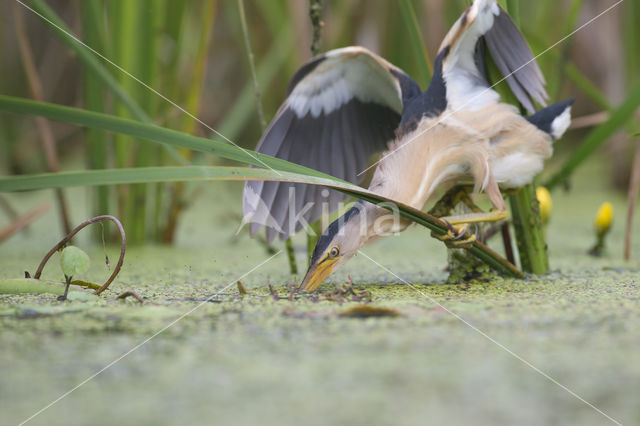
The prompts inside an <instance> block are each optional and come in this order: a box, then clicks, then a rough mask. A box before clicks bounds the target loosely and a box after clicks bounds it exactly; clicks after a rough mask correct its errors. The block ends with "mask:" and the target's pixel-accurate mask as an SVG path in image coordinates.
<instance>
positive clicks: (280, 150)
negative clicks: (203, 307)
mask: <svg viewBox="0 0 640 426" xmlns="http://www.w3.org/2000/svg"><path fill="white" fill-rule="evenodd" d="M419 93H420V88H419V87H418V85H417V84H416V83H415V82H414V81H413V80H412V79H411V78H410V77H409V76H407V75H406V74H405V73H404V72H403V71H402V70H400V69H399V68H397V67H395V66H393V65H391V64H390V63H388V62H387V61H385V60H384V59H382V58H381V57H379V56H378V55H376V54H374V53H372V52H370V51H369V50H367V49H365V48H363V47H346V48H342V49H336V50H332V51H329V52H327V53H325V54H322V55H319V56H316V57H315V58H313V59H311V60H310V61H309V62H308V63H307V64H305V65H303V66H302V67H301V68H300V69H299V70H298V71H297V72H296V73H295V74H294V76H293V77H292V79H291V82H290V83H289V88H288V89H287V98H286V100H285V101H284V103H283V104H282V106H281V107H280V109H279V110H278V112H277V114H276V117H275V118H274V119H273V121H272V122H271V124H270V125H269V127H268V128H267V129H266V131H265V132H264V134H263V135H262V138H261V139H260V141H259V142H258V147H257V151H259V152H261V153H263V154H268V155H272V156H274V157H278V158H282V159H285V160H288V161H291V162H294V163H297V164H301V165H303V166H307V167H310V168H313V169H316V170H318V171H321V172H324V173H327V174H330V175H333V176H335V177H338V178H340V179H344V180H347V181H349V182H352V183H356V184H358V183H360V182H361V180H362V177H358V176H357V173H358V172H360V171H361V170H363V169H364V168H365V167H366V165H367V163H368V161H369V159H370V157H371V155H372V154H374V153H376V152H379V151H382V150H384V149H386V143H387V142H388V141H390V140H392V139H393V137H394V130H395V129H396V127H397V126H398V124H399V122H400V116H401V114H402V109H403V101H404V100H406V99H408V98H410V97H412V96H415V95H417V94H419ZM292 194H295V196H292ZM256 197H259V198H260V199H261V200H262V202H261V203H259V202H257V201H258V200H256ZM343 199H344V197H343V195H342V194H341V193H338V192H335V191H331V192H329V191H328V190H323V189H321V188H317V187H315V186H310V185H302V184H291V183H280V182H247V183H246V184H245V189H244V193H243V203H242V208H243V215H244V217H245V221H249V222H251V233H252V234H254V233H256V232H258V231H259V229H260V228H261V226H262V225H263V224H268V223H276V224H277V225H278V227H279V228H276V227H274V226H267V240H268V241H271V240H273V238H274V237H275V236H276V235H280V237H281V238H282V239H285V238H287V237H288V236H289V235H290V234H292V233H294V232H297V231H299V230H300V228H301V227H302V225H303V221H306V222H307V223H313V222H315V221H316V220H318V219H319V218H320V216H321V215H322V213H323V212H331V211H333V210H335V209H336V208H337V206H338V203H339V202H340V201H342V200H343ZM323 204H324V207H323ZM257 205H262V206H263V207H266V208H262V209H256V208H255V206H257ZM323 209H324V211H323ZM264 215H270V216H271V217H270V218H266V217H262V216H264ZM300 219H303V221H301V220H300Z"/></svg>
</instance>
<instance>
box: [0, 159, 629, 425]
mask: <svg viewBox="0 0 640 426" xmlns="http://www.w3.org/2000/svg"><path fill="white" fill-rule="evenodd" d="M594 174H595V175H600V176H602V171H601V170H598V166H597V165H592V166H590V168H589V169H586V170H585V171H584V172H582V173H581V175H580V176H579V177H576V178H575V180H574V188H573V191H572V192H571V193H568V194H562V193H560V192H556V193H554V194H552V195H553V197H554V199H553V201H554V211H553V214H552V218H551V222H550V224H549V226H548V229H547V230H546V232H547V236H548V245H549V251H550V254H551V265H552V272H551V273H550V274H549V275H546V276H541V277H530V278H528V279H526V280H512V279H502V278H494V279H491V280H488V281H478V282H471V283H462V284H448V283H447V274H446V273H445V272H444V266H445V264H446V258H447V253H446V250H445V249H444V247H443V246H442V245H441V244H440V243H438V242H435V241H433V240H431V239H430V238H429V236H428V232H427V231H425V230H422V229H419V228H417V227H416V228H411V230H409V231H407V232H405V233H403V234H401V235H399V236H397V237H390V238H387V239H384V240H382V241H380V242H379V243H378V244H376V245H373V246H371V247H367V248H366V249H365V250H364V252H365V253H366V255H367V256H370V257H371V259H374V260H375V261H376V262H379V263H380V264H382V265H383V266H384V267H385V268H388V269H389V270H391V271H392V272H393V274H395V275H392V274H389V273H388V272H387V271H385V269H383V268H381V267H380V266H378V265H376V264H375V263H373V262H372V261H370V260H369V259H367V257H365V256H357V257H356V258H355V259H354V260H353V261H351V262H349V263H348V264H347V265H346V266H345V268H344V270H342V271H340V272H339V273H337V274H336V276H335V277H334V278H333V280H334V281H331V282H329V283H326V284H324V285H323V286H321V288H320V289H319V295H317V296H310V295H304V294H292V293H291V288H292V285H294V284H295V283H296V282H297V280H299V279H300V277H297V278H295V277H291V276H289V275H288V274H287V268H288V266H287V260H286V256H285V255H284V254H283V253H281V254H279V255H276V256H275V257H274V258H273V259H272V260H270V261H269V262H267V263H264V264H263V265H261V266H259V265H260V264H261V263H263V262H264V261H265V260H267V259H268V258H269V255H268V254H266V253H265V251H264V249H263V248H261V247H260V246H259V245H258V244H255V242H253V241H251V240H250V239H249V238H248V236H247V235H246V232H245V231H241V232H240V233H239V234H238V235H236V233H235V231H236V226H237V224H238V223H239V221H238V217H237V213H236V214H234V213H233V212H238V211H239V205H240V201H239V200H240V198H239V185H234V184H231V185H223V184H216V185H212V186H210V187H206V188H205V194H206V195H203V196H202V197H201V198H200V199H199V200H198V202H197V203H196V205H194V206H193V207H192V208H191V209H190V210H189V211H188V212H187V216H186V217H185V219H184V220H183V222H182V225H181V226H182V227H181V229H180V232H179V237H178V243H177V245H176V247H131V248H129V250H128V252H127V255H126V258H125V263H124V266H123V268H122V272H121V274H120V275H119V276H118V278H117V279H116V281H115V282H114V283H113V284H112V286H111V288H110V289H109V290H108V291H106V292H105V293H103V294H102V295H101V296H100V297H91V295H90V294H88V291H82V290H77V289H76V291H74V293H72V294H75V296H74V297H73V298H72V299H73V300H70V301H66V302H61V301H57V300H56V297H57V296H56V294H2V295H0V348H1V350H0V423H2V424H18V423H20V422H22V421H24V420H26V419H28V418H29V417H30V416H32V415H33V414H35V413H37V412H38V411H39V410H41V409H42V408H44V407H46V406H47V405H49V404H50V403H52V402H53V401H56V400H57V399H58V398H59V397H61V396H62V395H64V394H65V393H66V392H68V391H70V390H72V389H74V388H76V386H78V385H79V384H82V383H84V381H85V380H87V379H88V378H90V377H92V376H93V375H95V374H96V373H99V374H97V375H96V376H95V377H94V378H92V379H91V380H88V381H86V383H84V384H82V385H81V386H79V387H77V388H76V389H75V390H73V392H71V393H70V394H68V395H67V396H66V397H64V398H62V399H60V400H59V401H57V402H55V403H54V404H53V405H51V406H50V407H49V408H47V409H46V410H44V411H42V412H41V413H40V414H38V415H37V416H36V417H34V418H33V419H32V420H30V422H29V423H28V424H42V425H68V424H136V425H145V424H149V425H151V424H153V425H159V424H220V425H222V424H262V425H289V424H305V425H307V424H308V425H316V424H317V425H325V424H394V425H403V424H406V425H414V424H481V425H482V424H487V425H494V424H505V425H506V424H509V425H511V424H524V425H527V424H531V425H534V424H535V425H539V424H587V425H588V424H594V425H595V424H598V425H599V424H613V422H611V420H609V419H608V418H607V417H605V416H604V415H603V414H601V413H599V412H598V411H596V409H594V408H593V407H591V406H589V405H587V404H586V403H585V402H583V401H581V400H580V399H578V398H577V397H576V396H574V395H572V394H571V393H570V392H568V391H567V390H566V389H563V388H562V387H561V386H559V385H558V384H561V385H562V386H566V388H568V389H570V390H571V392H574V393H575V394H576V395H579V396H580V397H581V398H583V399H584V400H585V401H588V402H589V403H590V404H593V406H594V407H597V409H599V410H602V411H603V412H604V413H606V414H607V415H608V416H611V417H612V418H613V419H615V420H617V421H619V422H621V423H622V424H640V404H639V403H638V390H640V355H639V354H640V269H639V268H640V261H639V259H640V241H639V239H640V238H636V241H635V242H634V247H633V256H634V259H635V260H633V261H632V262H629V263H625V262H623V261H622V260H621V253H622V239H623V238H622V235H623V227H622V223H623V220H622V216H621V213H622V212H623V211H624V200H623V198H622V197H621V196H618V195H616V194H611V193H608V192H607V191H606V188H605V185H604V183H602V182H591V181H590V180H589V177H590V176H591V175H594ZM587 182H590V183H587ZM83 194H84V191H82V190H76V193H75V194H74V199H76V200H80V201H79V202H78V205H82V198H83ZM47 197H49V195H47V194H45V193H22V194H14V195H11V197H10V201H12V202H13V203H15V204H16V205H20V206H24V208H25V209H27V208H28V207H29V206H30V205H35V204H37V203H39V202H41V201H42V200H43V199H44V198H47ZM603 201H611V202H612V203H613V204H614V207H615V209H616V213H617V214H618V216H617V217H616V219H615V221H614V227H613V230H612V233H611V235H610V236H609V238H608V241H607V249H606V251H605V254H604V256H602V257H600V258H593V257H590V256H588V255H587V254H586V252H587V250H588V249H589V248H590V247H591V245H593V243H594V241H595V240H594V239H595V236H594V233H593V217H594V215H595V211H596V210H597V208H598V206H599V205H600V203H601V202H603ZM83 214H84V212H82V211H74V214H73V217H74V220H76V221H81V220H84V219H86V217H87V216H86V215H83ZM56 224H57V218H56V217H55V214H54V213H50V214H49V215H48V216H47V217H45V218H44V219H43V220H42V221H39V222H37V223H35V224H33V225H32V226H31V227H30V229H29V230H28V232H27V233H22V234H20V235H18V236H15V237H13V238H12V239H11V240H9V241H7V242H5V243H4V244H3V245H1V246H0V280H1V279H4V280H6V279H11V278H20V277H22V276H24V275H23V274H24V270H29V271H31V272H33V271H34V269H35V266H37V264H38V262H39V261H40V259H41V257H42V256H43V255H44V253H45V252H46V251H47V250H48V249H49V247H50V246H52V245H53V244H55V243H56V242H57V239H58V238H59V235H57V234H56V231H57V229H56ZM635 229H636V230H638V229H640V220H638V218H636V221H635ZM636 234H637V233H636ZM637 235H640V234H637ZM83 238H85V239H84V240H83ZM302 242H303V240H300V241H298V243H299V244H298V245H299V247H300V257H299V259H298V260H299V265H300V266H302V265H303V261H304V260H303V253H304V250H303V247H302ZM74 244H75V245H78V246H79V247H82V248H83V249H84V250H86V251H87V253H88V254H89V256H90V258H91V267H90V270H89V272H88V273H87V274H86V278H87V279H88V280H90V281H93V282H102V281H103V279H104V278H105V277H107V276H108V275H109V274H110V271H109V270H108V269H107V267H106V266H105V264H104V262H103V259H104V255H105V253H104V250H103V248H102V247H92V246H91V245H89V244H88V243H87V242H86V237H81V238H79V239H78V241H74ZM117 251H118V248H117V247H108V248H107V254H108V255H109V256H110V257H111V258H114V259H115V258H116V257H117ZM51 262H52V264H51V265H49V266H47V268H45V271H44V274H43V278H44V279H46V280H49V281H53V282H58V283H62V282H63V281H64V277H63V276H62V274H61V272H60V269H59V266H58V265H57V264H56V263H57V262H59V259H58V258H56V257H54V258H53V259H52V261H51ZM111 267H113V266H111ZM256 267H257V269H255V270H253V271H252V272H250V273H247V272H248V271H251V270H252V269H253V268H256ZM348 275H351V277H352V279H353V282H354V285H353V293H349V292H346V291H345V294H344V297H342V296H341V295H340V294H336V292H335V291H334V292H332V293H331V297H328V296H327V295H328V294H329V293H328V292H331V291H332V290H334V289H335V286H336V284H338V283H342V282H346V281H348V278H347V277H348ZM238 280H241V281H242V283H243V285H244V287H245V288H246V290H247V291H246V292H247V294H240V293H239V291H238V286H237V281H238ZM269 284H271V286H272V289H270V288H269ZM58 285H59V284H58ZM341 288H346V287H345V286H342V287H341ZM124 291H134V292H136V293H137V294H138V295H140V296H141V297H143V298H144V299H145V303H144V304H140V303H139V302H137V301H136V300H135V299H132V298H128V299H126V300H118V299H116V296H117V295H119V294H120V293H122V292H124ZM365 292H368V293H370V299H371V302H370V303H367V300H368V299H367V298H360V297H354V294H355V295H362V294H363V293H365ZM323 294H324V296H323ZM123 355H124V357H123ZM114 361H115V362H114ZM532 366H534V367H535V368H537V369H539V371H536V370H535V369H534V368H532ZM105 367H107V368H106V369H105ZM103 369H104V370H103ZM540 372H543V373H544V374H545V375H546V376H545V375H543V374H541V373H540ZM556 382H557V383H556Z"/></svg>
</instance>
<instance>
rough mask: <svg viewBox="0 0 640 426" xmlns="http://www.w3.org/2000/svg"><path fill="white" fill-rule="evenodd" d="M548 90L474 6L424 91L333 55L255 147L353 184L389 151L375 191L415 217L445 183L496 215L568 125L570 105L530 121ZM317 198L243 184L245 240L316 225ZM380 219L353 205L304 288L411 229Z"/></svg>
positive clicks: (297, 85)
mask: <svg viewBox="0 0 640 426" xmlns="http://www.w3.org/2000/svg"><path fill="white" fill-rule="evenodd" d="M486 51H488V53H489V54H490V55H491V58H492V59H493V62H494V63H495V65H496V66H497V68H498V69H499V70H500V72H501V73H502V74H503V75H504V76H506V78H505V79H506V81H507V83H508V85H509V87H510V89H511V91H512V92H513V94H514V95H515V97H516V98H517V100H518V101H519V102H520V104H521V105H522V106H523V107H524V108H525V109H526V110H527V111H528V112H529V113H530V114H532V115H529V116H523V115H521V114H520V113H519V111H518V109H517V108H516V107H515V106H512V105H509V104H505V103H502V102H500V96H499V94H498V93H497V92H496V91H494V90H493V88H492V87H491V86H489V83H488V75H487V69H486V65H485V52H486ZM544 86H545V81H544V77H543V76H542V73H541V71H540V68H539V67H538V65H537V63H536V61H535V59H534V57H533V54H532V52H531V49H530V48H529V46H528V45H527V43H526V41H525V39H524V37H523V36H522V34H521V33H520V31H519V30H518V28H517V27H516V25H515V24H514V23H513V21H512V20H511V18H510V17H509V15H508V14H507V13H506V12H505V11H504V10H503V9H502V8H501V7H500V6H499V5H498V4H497V3H496V1H495V0H476V1H474V2H473V3H472V4H471V5H470V6H469V7H468V8H467V9H466V10H465V12H464V13H463V14H462V16H461V17H460V18H459V19H458V20H457V21H456V23H455V24H454V25H453V27H452V28H451V30H450V31H449V33H448V34H447V36H446V37H445V39H444V41H443V42H442V45H441V46H440V49H439V50H438V54H437V56H436V59H435V61H434V74H433V77H432V80H431V83H430V84H429V87H428V88H427V90H426V91H424V92H423V91H421V90H420V88H419V86H418V85H417V84H416V83H415V82H414V81H413V80H412V79H411V78H410V77H409V76H408V75H407V74H406V73H404V72H403V71H402V70H400V69H399V68H397V67H395V66H393V65H391V64H390V63H388V62H387V61H385V60H384V59H383V58H381V57H379V56H377V55H376V54H374V53H372V52H370V51H368V50H367V49H365V48H362V47H347V48H343V49H337V50H332V51H330V52H327V53H325V54H323V55H320V56H317V57H315V58H313V59H311V61H310V62H308V63H307V64H305V65H304V66H303V67H302V68H300V70H298V72H297V73H296V74H295V75H294V76H293V78H292V80H291V83H290V84H289V89H288V91H287V99H286V100H285V102H284V104H283V105H282V106H281V107H280V109H279V111H278V113H277V115H276V117H275V118H274V120H273V121H272V122H271V124H270V126H269V127H268V128H267V130H266V131H265V133H264V135H263V137H262V139H261V140H260V142H259V144H258V148H257V149H258V151H260V152H262V153H265V154H269V155H273V156H276V157H280V158H284V159H286V160H289V161H293V162H295V163H299V164H302V165H305V166H308V167H311V168H314V169H316V170H319V171H321V172H325V173H328V174H331V175H334V176H336V177H338V178H341V179H345V180H348V181H350V182H353V183H360V179H361V177H359V175H361V173H360V172H361V171H362V170H364V169H365V167H366V166H367V164H368V161H369V158H370V157H371V156H372V155H373V154H374V153H376V152H378V151H382V150H384V149H385V148H386V149H387V151H386V152H385V153H384V154H383V155H382V158H381V160H380V161H379V163H378V165H377V168H376V170H375V173H374V176H373V179H372V181H371V184H370V186H369V189H370V190H371V191H373V192H376V193H378V194H380V195H383V196H386V197H388V198H391V199H394V200H397V201H400V202H403V203H405V204H408V205H410V206H413V207H415V208H422V207H423V206H424V204H425V203H426V202H427V201H428V200H429V198H430V196H431V195H432V194H433V193H434V191H435V190H436V189H437V188H439V187H441V186H442V185H450V184H452V183H457V182H461V181H470V182H473V184H474V188H475V190H476V192H479V191H484V192H485V193H486V194H487V195H488V197H489V199H490V200H491V202H492V204H493V206H494V207H495V208H496V209H497V210H499V211H504V210H505V204H504V200H503V198H502V194H501V193H500V187H502V188H517V187H521V186H523V185H525V184H527V183H530V182H531V181H532V179H533V177H534V176H535V175H536V174H537V173H539V172H540V171H541V170H542V167H543V161H544V160H545V159H547V158H549V157H550V156H551V154H552V142H553V141H554V140H556V139H558V138H559V137H560V136H562V134H563V133H564V132H565V130H566V129H567V128H568V126H569V123H570V121H571V117H570V111H571V104H572V101H564V102H560V103H557V104H554V105H551V106H549V107H545V108H543V109H541V110H539V111H537V112H536V107H535V103H534V101H535V102H537V103H538V104H540V105H542V106H546V103H545V100H546V99H547V97H548V95H547V93H546V90H545V88H544ZM291 194H295V198H294V201H291V198H290V196H291ZM319 195H320V189H318V188H315V187H311V186H306V185H299V184H290V183H278V182H248V183H247V184H246V185H245V191H244V196H243V211H244V214H245V218H249V219H248V220H250V221H251V222H252V226H251V231H252V233H255V232H257V230H259V228H260V227H261V226H262V225H267V238H268V240H269V241H271V240H272V239H273V238H274V237H275V236H276V235H277V234H280V236H281V238H283V239H284V238H287V237H288V236H289V235H290V234H291V233H293V232H295V231H297V230H299V229H300V227H301V226H302V224H303V223H304V221H306V222H313V221H315V220H317V219H318V218H319V217H320V216H321V214H322V213H323V207H322V203H321V201H322V200H321V199H320V196H319ZM341 200H342V196H341V195H340V194H339V193H334V192H332V193H331V194H330V195H329V198H328V200H326V202H325V203H324V204H325V205H327V204H328V208H327V207H325V208H324V210H325V211H332V210H334V209H335V208H336V207H337V205H338V202H339V201H341ZM388 215H389V211H388V210H387V209H385V208H382V207H379V206H376V205H374V204H370V203H367V202H364V201H358V202H357V203H356V204H355V205H354V206H353V207H352V208H351V209H350V210H348V211H347V212H346V213H345V214H344V215H343V216H341V217H339V218H338V219H337V220H335V221H334V222H333V223H331V224H330V225H329V226H328V227H327V229H326V230H325V231H324V233H323V235H322V236H321V237H320V239H319V240H318V242H317V244H316V247H315V249H314V252H313V255H312V257H311V264H310V267H309V270H308V271H307V274H306V276H305V278H304V280H303V282H302V288H303V289H306V290H314V289H315V288H316V287H317V286H318V285H319V284H320V283H321V282H322V281H323V280H324V279H325V278H326V277H327V276H328V275H329V274H331V273H332V271H335V269H336V268H337V267H338V266H339V265H341V264H342V263H344V262H345V261H346V260H348V259H349V258H350V257H351V256H353V255H354V254H356V252H357V251H358V249H359V248H360V247H361V246H363V245H364V244H366V243H368V242H371V241H373V240H374V239H376V238H377V237H379V236H381V235H386V234H388V233H392V232H398V231H402V230H404V229H405V228H406V227H407V226H408V225H409V224H410V223H409V222H408V221H404V220H385V218H387V217H388ZM288 225H289V226H288ZM291 225H293V226H291Z"/></svg>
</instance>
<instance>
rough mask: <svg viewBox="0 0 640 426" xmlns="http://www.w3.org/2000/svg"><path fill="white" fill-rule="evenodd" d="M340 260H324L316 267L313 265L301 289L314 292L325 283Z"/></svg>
mask: <svg viewBox="0 0 640 426" xmlns="http://www.w3.org/2000/svg"><path fill="white" fill-rule="evenodd" d="M337 261H338V259H337V258H336V259H324V260H322V261H320V262H318V263H317V264H315V265H311V266H310V267H309V270H308V271H307V274H306V275H305V276H304V279H303V280H302V283H301V284H300V288H301V289H302V290H305V291H314V290H315V289H316V288H318V286H319V285H320V284H321V283H322V281H324V280H325V279H326V278H327V277H328V276H329V275H331V272H332V271H333V267H334V266H335V264H336V262H337Z"/></svg>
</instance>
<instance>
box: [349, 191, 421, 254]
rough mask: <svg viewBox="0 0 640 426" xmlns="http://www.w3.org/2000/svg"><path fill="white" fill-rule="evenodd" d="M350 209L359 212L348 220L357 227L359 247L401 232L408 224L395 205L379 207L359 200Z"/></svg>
mask: <svg viewBox="0 0 640 426" xmlns="http://www.w3.org/2000/svg"><path fill="white" fill-rule="evenodd" d="M385 206H386V207H385ZM352 208H353V209H358V210H359V212H358V214H357V215H353V216H352V218H351V219H350V220H352V221H354V222H353V223H351V224H350V225H351V226H358V227H359V232H358V233H359V235H360V242H359V246H363V245H365V244H368V243H371V242H373V241H375V240H377V239H378V238H380V237H385V236H388V235H392V234H396V233H398V232H401V231H403V230H404V229H405V228H406V227H407V226H408V225H409V224H410V222H409V221H407V220H406V219H404V218H402V217H401V216H400V211H399V209H398V207H397V206H396V205H395V204H389V205H386V204H385V205H384V206H380V205H376V204H372V203H369V202H367V201H362V200H360V201H358V202H357V203H356V204H355V205H354V206H353V207H352Z"/></svg>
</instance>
